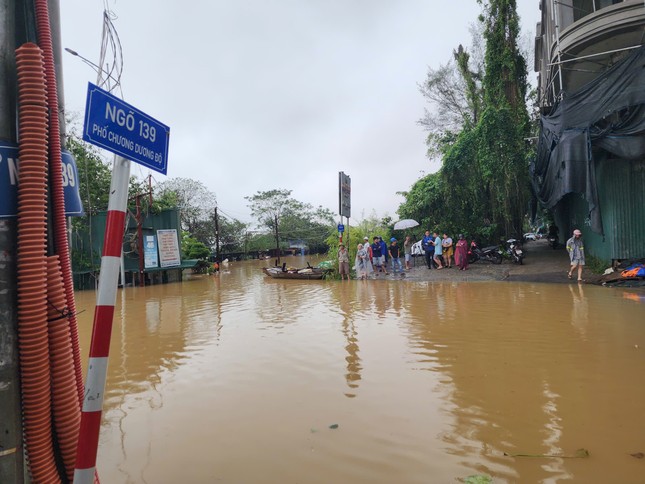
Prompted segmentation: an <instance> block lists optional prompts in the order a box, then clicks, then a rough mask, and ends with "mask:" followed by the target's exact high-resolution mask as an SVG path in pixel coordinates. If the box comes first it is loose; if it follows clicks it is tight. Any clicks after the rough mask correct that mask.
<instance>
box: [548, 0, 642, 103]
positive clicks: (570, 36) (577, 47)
mask: <svg viewBox="0 0 645 484" xmlns="http://www.w3.org/2000/svg"><path fill="white" fill-rule="evenodd" d="M644 27H645V4H644V3H643V0H628V1H624V2H621V3H618V4H616V5H611V6H609V7H605V8H603V9H600V10H598V11H596V12H594V13H592V14H589V15H587V16H585V17H583V18H581V19H580V20H578V21H576V22H574V23H573V24H571V25H569V26H568V27H567V28H566V29H564V30H562V31H561V32H560V50H561V59H560V61H561V66H562V84H563V89H564V91H565V92H575V91H576V90H578V89H579V88H580V87H582V86H583V85H584V84H586V83H587V82H589V81H591V80H592V79H594V78H595V77H596V76H597V75H598V74H600V73H602V72H604V71H605V70H606V69H608V68H609V67H611V66H612V65H613V64H614V63H616V62H617V61H618V60H620V59H622V58H623V57H624V56H625V55H627V53H628V51H627V50H625V49H626V48H628V47H632V46H638V45H641V44H642V43H643V40H644V39H643V28H644ZM549 57H550V59H551V62H552V63H553V64H555V65H554V68H557V62H558V45H557V44H556V43H554V44H553V45H552V46H551V52H550V56H549Z"/></svg>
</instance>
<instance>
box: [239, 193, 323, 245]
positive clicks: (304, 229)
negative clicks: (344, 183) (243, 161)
mask: <svg viewBox="0 0 645 484" xmlns="http://www.w3.org/2000/svg"><path fill="white" fill-rule="evenodd" d="M245 198H246V200H247V201H248V202H249V208H250V209H251V214H252V215H253V216H254V217H255V218H256V219H257V221H258V224H259V226H260V227H262V228H265V229H268V230H269V231H270V233H271V234H272V236H273V240H274V243H273V248H276V247H281V248H283V247H285V242H287V241H294V242H295V241H302V242H303V243H304V244H305V245H306V246H307V247H309V250H310V251H312V252H321V251H324V250H326V248H327V245H326V244H325V239H326V238H327V236H328V235H330V234H331V233H333V231H334V226H335V224H334V214H333V213H332V212H331V211H330V210H328V209H326V208H323V207H320V206H319V207H317V208H314V207H313V206H312V205H311V204H308V203H303V202H300V201H298V200H295V199H293V198H291V190H284V189H275V190H269V191H265V192H257V193H256V194H255V195H252V196H248V197H245ZM267 249H268V247H267Z"/></svg>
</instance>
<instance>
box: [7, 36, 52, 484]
mask: <svg viewBox="0 0 645 484" xmlns="http://www.w3.org/2000/svg"><path fill="white" fill-rule="evenodd" d="M16 65H17V70H18V107H19V118H18V136H19V142H20V144H19V151H18V155H19V158H20V164H19V167H18V174H19V180H20V183H19V184H18V257H17V265H18V345H19V355H20V378H21V382H20V384H21V391H22V410H23V420H24V421H23V431H24V436H25V447H26V450H27V459H28V461H29V469H30V472H31V476H32V478H33V481H34V482H37V483H40V482H46V483H50V482H52V483H56V482H60V477H59V475H58V470H57V468H56V462H55V458H54V448H53V444H52V432H51V393H50V379H51V373H50V367H49V343H48V335H47V300H46V294H47V280H46V279H45V278H44V277H43V275H44V274H45V273H46V269H47V264H46V260H47V259H46V256H47V254H46V250H47V247H46V237H47V94H46V90H45V80H44V65H43V56H42V53H41V51H40V49H39V48H38V46H37V45H35V44H31V43H29V44H25V45H23V46H21V47H20V48H18V49H17V50H16Z"/></svg>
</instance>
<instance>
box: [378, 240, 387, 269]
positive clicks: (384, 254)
mask: <svg viewBox="0 0 645 484" xmlns="http://www.w3.org/2000/svg"><path fill="white" fill-rule="evenodd" d="M378 239H379V241H380V242H381V257H384V259H381V262H383V267H385V270H386V271H387V263H388V261H389V260H390V257H389V255H388V253H387V244H386V243H385V241H384V240H383V237H381V236H380V235H379V236H378Z"/></svg>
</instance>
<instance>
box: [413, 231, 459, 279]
mask: <svg viewBox="0 0 645 484" xmlns="http://www.w3.org/2000/svg"><path fill="white" fill-rule="evenodd" d="M421 248H422V249H423V251H424V253H425V258H426V265H427V266H428V269H444V268H451V267H452V266H453V262H454V264H455V265H456V266H457V267H459V269H460V270H462V271H465V270H467V269H468V242H467V241H466V238H465V237H464V235H463V234H459V239H458V240H457V243H454V242H453V240H452V238H451V237H449V236H448V234H446V233H444V234H443V236H440V235H439V233H438V232H433V233H432V235H431V234H430V231H429V230H426V233H425V236H424V237H423V239H422V240H421Z"/></svg>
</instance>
